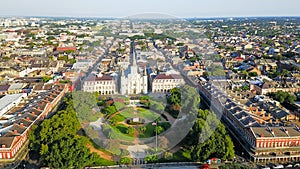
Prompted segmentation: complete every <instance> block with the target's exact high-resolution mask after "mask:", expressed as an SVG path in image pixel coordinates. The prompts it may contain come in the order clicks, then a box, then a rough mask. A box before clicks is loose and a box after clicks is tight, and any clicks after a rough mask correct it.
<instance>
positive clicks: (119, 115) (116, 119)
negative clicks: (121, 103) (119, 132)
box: [110, 114, 126, 123]
mask: <svg viewBox="0 0 300 169" xmlns="http://www.w3.org/2000/svg"><path fill="white" fill-rule="evenodd" d="M125 119H126V118H125V117H124V116H122V115H121V114H116V115H115V116H114V117H112V118H111V119H110V120H112V121H114V122H116V123H118V122H123V121H125Z"/></svg>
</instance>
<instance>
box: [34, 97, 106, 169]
mask: <svg viewBox="0 0 300 169" xmlns="http://www.w3.org/2000/svg"><path fill="white" fill-rule="evenodd" d="M62 104H63V105H64V110H61V111H59V112H58V113H57V114H55V115H54V116H53V117H52V118H50V119H46V120H44V121H43V122H42V123H41V124H40V125H34V126H33V127H32V130H31V131H30V132H29V136H28V137H29V140H30V144H29V147H30V149H31V150H32V151H34V152H35V153H37V154H38V155H39V157H40V158H39V160H40V163H41V164H42V165H45V166H49V167H53V168H83V167H84V166H87V165H93V164H95V163H96V162H97V161H98V162H99V161H101V160H103V159H99V156H98V155H97V154H95V153H93V154H91V153H90V150H89V149H88V148H87V147H86V144H87V139H86V138H85V137H82V136H79V135H77V134H76V133H77V132H78V130H79V129H80V123H79V121H78V119H77V118H76V112H75V111H74V108H73V105H72V100H71V98H70V96H69V97H68V98H65V99H64V101H63V103H62Z"/></svg>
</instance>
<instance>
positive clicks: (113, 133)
mask: <svg viewBox="0 0 300 169" xmlns="http://www.w3.org/2000/svg"><path fill="white" fill-rule="evenodd" d="M107 127H109V128H110V129H111V130H110V132H111V133H110V134H109V135H110V138H111V139H118V140H124V141H134V137H130V136H128V135H126V134H123V133H121V132H120V131H119V129H117V128H116V127H112V126H107Z"/></svg>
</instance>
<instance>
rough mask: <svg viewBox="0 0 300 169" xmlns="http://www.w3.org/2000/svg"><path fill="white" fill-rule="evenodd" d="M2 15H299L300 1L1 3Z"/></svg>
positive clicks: (10, 0)
mask: <svg viewBox="0 0 300 169" xmlns="http://www.w3.org/2000/svg"><path fill="white" fill-rule="evenodd" d="M2 1H3V2H1V3H0V4H1V5H0V16H76V17H126V16H131V15H135V14H141V13H144V12H151V13H152V12H153V13H163V14H168V15H172V16H176V17H234V16H236V17H238V16H300V10H299V7H300V0H248V1H245V0H50V1H47V0H2Z"/></svg>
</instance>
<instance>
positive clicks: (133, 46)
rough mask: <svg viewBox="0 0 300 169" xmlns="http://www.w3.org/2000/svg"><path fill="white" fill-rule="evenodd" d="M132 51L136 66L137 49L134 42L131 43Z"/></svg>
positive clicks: (133, 61)
mask: <svg viewBox="0 0 300 169" xmlns="http://www.w3.org/2000/svg"><path fill="white" fill-rule="evenodd" d="M131 51H132V65H133V66H136V65H137V63H136V51H135V44H134V42H132V43H131Z"/></svg>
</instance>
